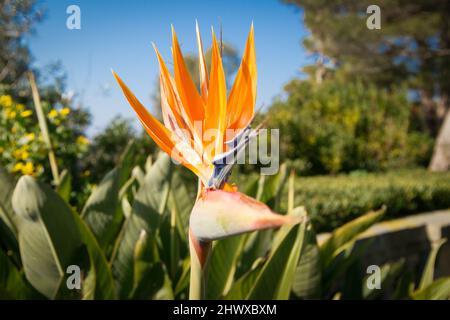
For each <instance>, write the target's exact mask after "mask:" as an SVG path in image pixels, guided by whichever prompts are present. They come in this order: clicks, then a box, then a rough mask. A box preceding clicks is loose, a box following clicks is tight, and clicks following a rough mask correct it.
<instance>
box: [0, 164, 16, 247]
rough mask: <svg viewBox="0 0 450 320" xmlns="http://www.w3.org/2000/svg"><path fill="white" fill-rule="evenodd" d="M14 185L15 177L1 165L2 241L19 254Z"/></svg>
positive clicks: (0, 206)
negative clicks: (14, 208)
mask: <svg viewBox="0 0 450 320" xmlns="http://www.w3.org/2000/svg"><path fill="white" fill-rule="evenodd" d="M14 185H15V182H14V179H13V177H12V176H11V175H10V174H9V173H8V172H6V170H5V169H4V168H2V167H0V243H4V245H5V246H6V247H7V248H8V249H10V250H12V251H13V252H14V253H16V254H17V253H18V252H19V245H18V243H17V228H16V226H15V223H14V220H13V216H14V212H13V209H12V205H11V197H12V193H13V191H14Z"/></svg>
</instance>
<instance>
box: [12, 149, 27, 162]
mask: <svg viewBox="0 0 450 320" xmlns="http://www.w3.org/2000/svg"><path fill="white" fill-rule="evenodd" d="M27 149H28V147H26V146H24V147H22V148H20V149H17V150H14V151H13V156H14V158H16V159H21V160H26V159H28V157H29V156H30V154H29V153H28V151H27Z"/></svg>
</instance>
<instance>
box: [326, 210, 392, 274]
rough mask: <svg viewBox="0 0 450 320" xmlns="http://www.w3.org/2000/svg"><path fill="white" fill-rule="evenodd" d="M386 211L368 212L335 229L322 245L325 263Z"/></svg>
mask: <svg viewBox="0 0 450 320" xmlns="http://www.w3.org/2000/svg"><path fill="white" fill-rule="evenodd" d="M384 212H385V208H382V209H380V210H378V211H372V212H369V213H366V214H365V215H363V216H361V217H359V218H356V219H354V220H352V221H350V222H348V223H346V224H344V225H343V226H342V227H339V228H337V229H336V230H334V231H333V233H332V234H331V236H330V237H329V238H328V239H327V240H326V241H325V242H324V243H323V244H322V245H321V247H320V251H321V259H322V263H323V265H324V266H327V265H328V264H329V263H330V262H331V260H332V259H333V257H335V256H336V255H338V254H339V253H340V252H341V251H342V250H343V248H344V246H345V245H346V244H348V243H349V242H351V241H352V240H354V239H355V238H356V237H357V236H358V235H359V234H361V233H362V232H364V231H365V230H367V229H368V228H369V227H371V226H372V225H373V224H375V223H376V222H378V221H379V220H380V219H381V218H382V217H383V215H384Z"/></svg>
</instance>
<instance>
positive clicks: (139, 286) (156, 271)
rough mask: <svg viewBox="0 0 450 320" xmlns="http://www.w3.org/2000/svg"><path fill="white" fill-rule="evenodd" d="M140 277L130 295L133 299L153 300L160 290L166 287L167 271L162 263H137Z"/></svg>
mask: <svg viewBox="0 0 450 320" xmlns="http://www.w3.org/2000/svg"><path fill="white" fill-rule="evenodd" d="M137 266H138V269H139V272H140V277H139V281H138V282H135V286H134V287H133V290H132V292H131V294H130V298H131V299H153V298H154V296H155V294H157V292H158V290H160V289H161V287H163V286H164V281H165V277H166V274H165V271H164V266H163V264H162V263H161V262H155V263H146V262H138V263H137Z"/></svg>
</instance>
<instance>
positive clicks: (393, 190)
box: [281, 169, 450, 231]
mask: <svg viewBox="0 0 450 320" xmlns="http://www.w3.org/2000/svg"><path fill="white" fill-rule="evenodd" d="M285 190H286V192H285V194H284V196H283V198H284V199H283V201H281V203H282V205H283V206H285V205H286V204H287V194H286V193H287V188H285ZM299 205H303V206H305V207H306V209H307V210H308V211H309V212H310V214H311V216H312V220H313V224H314V225H315V227H316V230H317V231H329V230H331V229H333V228H336V227H338V226H340V225H342V224H344V223H345V222H347V221H350V220H352V219H354V218H355V217H357V216H359V215H362V214H364V213H365V212H367V211H369V210H371V209H377V208H380V207H381V206H382V205H386V206H387V214H386V215H385V217H386V219H390V218H394V217H398V216H403V215H407V214H414V213H420V212H425V211H430V210H436V209H445V208H450V172H447V173H430V172H427V171H426V170H420V169H417V170H404V171H398V172H387V173H376V174H374V173H370V174H369V173H353V174H350V175H338V176H316V177H297V178H296V180H295V206H299ZM283 209H285V208H283Z"/></svg>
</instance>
